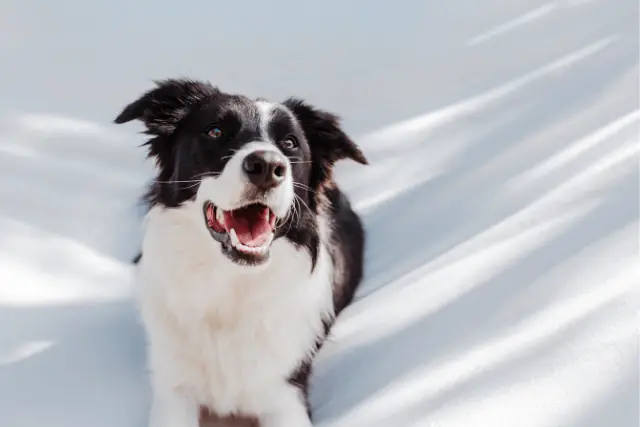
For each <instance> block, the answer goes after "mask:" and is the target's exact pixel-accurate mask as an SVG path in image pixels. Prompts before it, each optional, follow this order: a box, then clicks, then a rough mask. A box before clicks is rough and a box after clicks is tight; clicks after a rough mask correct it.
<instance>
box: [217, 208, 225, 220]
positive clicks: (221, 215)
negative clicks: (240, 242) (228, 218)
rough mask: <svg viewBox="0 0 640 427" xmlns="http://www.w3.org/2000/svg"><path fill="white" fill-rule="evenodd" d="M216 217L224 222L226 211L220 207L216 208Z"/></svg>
mask: <svg viewBox="0 0 640 427" xmlns="http://www.w3.org/2000/svg"><path fill="white" fill-rule="evenodd" d="M216 219H217V220H218V222H219V223H220V224H224V212H223V211H222V209H220V208H217V209H216Z"/></svg>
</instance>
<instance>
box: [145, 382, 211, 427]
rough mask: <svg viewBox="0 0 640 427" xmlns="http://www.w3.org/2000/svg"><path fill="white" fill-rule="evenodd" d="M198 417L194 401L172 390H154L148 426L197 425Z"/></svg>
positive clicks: (180, 426) (189, 426) (198, 413)
mask: <svg viewBox="0 0 640 427" xmlns="http://www.w3.org/2000/svg"><path fill="white" fill-rule="evenodd" d="M199 417H200V411H199V405H198V404H196V403H195V402H192V401H190V400H189V399H187V398H186V397H184V396H181V395H180V394H178V393H176V392H174V391H168V390H163V391H159V390H156V391H154V396H153V402H152V403H151V411H150V414H149V427H198V426H199V424H200V418H199Z"/></svg>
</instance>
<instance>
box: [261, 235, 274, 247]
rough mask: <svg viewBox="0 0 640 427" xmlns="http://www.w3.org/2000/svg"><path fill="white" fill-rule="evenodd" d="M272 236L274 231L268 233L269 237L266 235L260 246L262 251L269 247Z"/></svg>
mask: <svg viewBox="0 0 640 427" xmlns="http://www.w3.org/2000/svg"><path fill="white" fill-rule="evenodd" d="M274 236H275V233H269V237H267V240H266V241H265V242H264V243H263V244H262V246H261V248H262V250H263V251H266V250H267V249H269V245H270V244H271V242H273V237H274Z"/></svg>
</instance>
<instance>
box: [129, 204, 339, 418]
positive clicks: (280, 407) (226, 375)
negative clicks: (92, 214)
mask: <svg viewBox="0 0 640 427" xmlns="http://www.w3.org/2000/svg"><path fill="white" fill-rule="evenodd" d="M146 227H147V229H146V233H145V238H144V242H143V253H144V256H143V258H142V260H141V264H140V269H139V274H140V281H141V289H140V292H141V295H140V305H141V313H142V318H143V322H144V325H145V327H146V331H147V334H148V339H149V367H150V370H151V374H152V387H153V393H154V403H153V407H152V411H151V418H150V425H151V426H152V427H196V426H197V417H198V415H197V411H198V406H199V405H205V406H207V407H209V408H211V409H212V410H213V411H215V412H216V413H218V414H221V415H225V414H231V413H238V412H239V413H245V414H254V415H257V416H258V417H259V418H260V420H261V423H262V424H261V426H262V427H306V426H310V423H309V421H308V419H307V415H306V411H305V408H304V406H303V403H302V402H303V401H302V399H301V398H300V396H299V391H298V390H297V389H296V388H294V387H293V386H291V385H289V384H288V382H287V377H288V376H289V375H290V374H291V373H292V372H293V371H294V370H295V369H296V367H297V364H298V363H299V362H300V361H301V360H302V359H304V358H305V356H306V355H307V354H308V351H309V350H310V349H312V348H313V345H314V342H315V340H316V338H317V337H318V335H319V334H321V333H322V331H323V325H322V318H323V317H329V316H332V315H333V312H332V310H333V305H332V290H331V276H332V264H331V259H330V257H329V255H328V253H327V250H326V246H325V245H324V244H322V245H321V250H320V254H319V258H318V263H317V265H316V267H315V269H314V272H313V274H311V260H310V257H309V254H308V253H307V252H306V251H305V250H304V249H300V250H298V249H296V248H295V247H294V246H293V245H292V244H290V243H289V242H288V241H287V240H286V239H278V240H276V241H274V243H273V246H272V248H271V262H270V263H269V264H268V265H267V266H266V267H265V268H264V269H255V268H252V267H242V266H239V265H236V264H234V263H232V262H231V261H230V260H229V259H228V258H227V257H226V256H225V255H223V254H222V252H221V249H220V246H219V245H220V244H219V243H218V242H216V241H215V240H214V239H212V238H211V236H210V235H209V232H208V231H207V229H206V227H205V224H204V219H203V217H202V205H201V204H200V203H199V202H187V203H185V204H184V205H183V206H182V207H181V208H179V209H165V208H162V207H154V208H153V209H152V210H151V211H150V212H149V214H148V216H147V224H146Z"/></svg>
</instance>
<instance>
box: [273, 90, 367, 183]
mask: <svg viewBox="0 0 640 427" xmlns="http://www.w3.org/2000/svg"><path fill="white" fill-rule="evenodd" d="M283 104H284V105H285V106H286V107H288V108H289V109H290V110H291V111H292V112H293V114H294V115H295V116H296V118H297V119H298V121H299V122H300V124H301V125H302V130H303V131H304V133H305V136H306V137H307V141H308V142H309V146H310V148H311V152H312V154H313V155H314V156H317V157H318V158H319V159H322V161H323V162H326V169H327V172H329V171H330V168H331V167H332V166H333V164H334V163H335V162H336V161H338V160H341V159H351V160H354V161H356V162H358V163H360V164H363V165H366V164H369V162H368V161H367V159H366V157H365V156H364V154H363V153H362V151H361V150H360V148H359V147H358V146H357V145H356V144H355V143H354V142H353V141H352V140H351V138H349V136H348V135H347V134H346V133H345V132H344V131H343V130H342V129H341V128H340V119H339V118H338V116H336V115H334V114H332V113H329V112H327V111H323V110H319V109H317V108H315V107H313V106H311V105H309V104H307V103H305V102H304V101H302V100H300V99H296V98H289V99H287V100H286V101H284V103H283Z"/></svg>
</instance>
